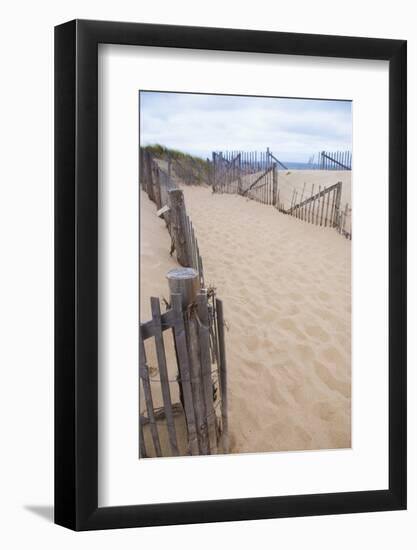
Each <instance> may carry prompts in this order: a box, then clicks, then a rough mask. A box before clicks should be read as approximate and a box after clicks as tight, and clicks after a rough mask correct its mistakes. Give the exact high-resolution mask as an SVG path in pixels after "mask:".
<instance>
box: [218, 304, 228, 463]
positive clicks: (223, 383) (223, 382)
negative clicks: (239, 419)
mask: <svg viewBox="0 0 417 550" xmlns="http://www.w3.org/2000/svg"><path fill="white" fill-rule="evenodd" d="M216 319H217V331H218V339H219V358H220V362H219V374H220V388H221V395H222V402H221V414H222V447H223V452H224V453H228V452H229V420H228V410H227V372H226V371H227V369H226V346H225V341H224V318H223V302H222V301H221V300H219V299H217V298H216Z"/></svg>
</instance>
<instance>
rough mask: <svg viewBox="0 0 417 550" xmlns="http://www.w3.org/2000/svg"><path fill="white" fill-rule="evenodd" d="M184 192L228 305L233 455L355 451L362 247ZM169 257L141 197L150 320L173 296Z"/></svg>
mask: <svg viewBox="0 0 417 550" xmlns="http://www.w3.org/2000/svg"><path fill="white" fill-rule="evenodd" d="M327 174H329V176H330V177H332V178H334V177H336V180H337V181H340V179H337V177H338V174H336V173H334V172H333V173H332V172H330V173H329V172H327ZM345 174H346V173H345ZM318 175H319V174H317V177H318ZM280 176H281V173H280ZM304 176H306V174H304ZM287 177H290V174H288V176H287ZM345 177H346V176H345ZM349 177H350V176H349ZM300 182H301V180H300V181H298V180H297V185H298V184H299V183H300ZM323 184H324V183H323ZM301 185H302V182H301ZM183 190H184V195H185V202H186V207H187V211H188V214H189V215H190V217H191V219H192V221H193V224H194V227H195V230H196V235H197V238H198V242H199V246H200V252H201V255H202V258H203V262H204V271H205V278H206V284H207V285H212V286H214V287H215V288H216V291H217V295H218V297H219V298H221V299H222V300H223V303H224V310H225V320H226V323H227V328H228V330H227V332H226V345H227V362H228V377H229V430H230V444H231V448H230V452H232V453H241V452H266V451H289V450H294V451H295V450H309V449H326V448H333V449H334V448H346V447H350V445H351V436H350V408H351V386H350V380H351V370H350V363H351V353H350V346H351V330H350V314H351V282H350V266H351V241H349V240H346V239H345V238H343V237H342V236H340V235H338V234H337V232H336V231H334V230H332V229H329V228H324V227H323V228H322V227H319V226H313V225H310V224H307V223H304V222H302V221H300V220H297V219H296V218H293V217H291V216H287V215H285V214H282V213H279V212H278V211H277V210H276V209H275V208H274V207H272V206H266V205H263V204H260V203H257V202H255V201H251V200H249V199H246V198H244V197H241V196H238V195H230V194H213V193H212V191H211V189H210V188H208V187H204V186H184V187H183ZM349 199H350V197H349ZM169 249H170V237H169V235H168V231H167V229H166V227H165V224H164V222H163V221H162V220H160V219H159V218H157V216H156V207H155V205H154V204H153V203H152V202H151V201H150V200H149V198H148V197H147V195H146V194H145V193H144V192H143V191H141V270H140V272H141V293H140V294H141V299H140V302H141V303H140V308H141V313H140V315H141V321H146V320H148V319H150V306H149V297H150V296H159V297H166V298H167V297H168V296H167V284H166V279H165V275H166V273H167V271H168V270H169V269H171V268H172V267H175V266H176V261H175V260H174V258H171V257H170V256H169ZM147 351H148V353H149V363H150V366H151V367H152V364H155V361H154V359H153V357H152V353H153V352H152V350H151V349H149V350H147ZM169 353H170V351H169V350H168V355H169ZM169 363H170V364H169V367H170V368H171V371H170V372H171V374H172V375H173V376H175V372H173V371H172V368H173V365H174V362H172V361H170V362H169ZM151 374H152V368H151ZM171 386H172V390H173V394H174V395H173V397H174V399H173V401H175V398H176V395H175V392H177V388H176V387H175V386H176V384H175V383H173V384H171ZM156 401H158V396H156Z"/></svg>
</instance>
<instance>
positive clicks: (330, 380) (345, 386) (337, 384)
mask: <svg viewBox="0 0 417 550" xmlns="http://www.w3.org/2000/svg"><path fill="white" fill-rule="evenodd" d="M314 370H315V372H316V374H317V376H318V377H319V379H320V380H321V381H322V382H323V384H324V385H326V386H327V387H328V388H329V389H331V390H332V391H336V392H338V393H340V394H341V395H343V397H346V398H349V397H350V384H349V383H347V382H342V381H341V380H338V379H337V378H336V377H335V376H333V374H332V373H331V372H330V370H329V369H328V368H327V367H326V366H325V365H323V363H320V362H319V361H314Z"/></svg>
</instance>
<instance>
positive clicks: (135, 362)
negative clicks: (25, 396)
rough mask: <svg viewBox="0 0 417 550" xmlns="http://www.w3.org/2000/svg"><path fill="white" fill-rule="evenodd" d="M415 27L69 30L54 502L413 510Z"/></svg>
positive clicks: (119, 507) (229, 509)
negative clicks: (410, 307) (409, 52)
mask: <svg viewBox="0 0 417 550" xmlns="http://www.w3.org/2000/svg"><path fill="white" fill-rule="evenodd" d="M406 112H407V107H406V42H405V41H403V40H386V39H384V40H382V39H377V38H356V37H340V36H320V35H306V34H289V33H279V32H264V31H262V32H261V31H248V30H237V29H216V28H195V27H178V26H164V25H149V24H142V23H116V22H105V21H79V20H77V21H70V22H68V23H65V24H63V25H60V26H58V27H56V29H55V197H56V199H55V268H56V272H55V293H56V294H55V303H56V311H55V522H56V523H57V524H60V525H63V526H65V527H68V528H71V529H74V530H91V529H107V528H123V527H140V526H156V525H169V524H179V523H200V522H216V521H236V520H249V519H261V518H279V517H289V516H307V515H323V514H340V513H354V512H371V511H383V510H402V509H405V508H406Z"/></svg>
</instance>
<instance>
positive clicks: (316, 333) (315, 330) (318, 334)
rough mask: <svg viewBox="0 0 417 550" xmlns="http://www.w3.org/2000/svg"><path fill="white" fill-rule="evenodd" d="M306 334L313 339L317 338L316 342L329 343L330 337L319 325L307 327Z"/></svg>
mask: <svg viewBox="0 0 417 550" xmlns="http://www.w3.org/2000/svg"><path fill="white" fill-rule="evenodd" d="M305 330H306V333H307V334H308V335H309V336H311V337H312V338H315V339H316V340H320V342H328V341H329V338H330V337H329V335H328V333H327V332H326V331H324V330H323V329H322V328H321V327H319V326H317V325H310V326H308V327H306V329H305Z"/></svg>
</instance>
